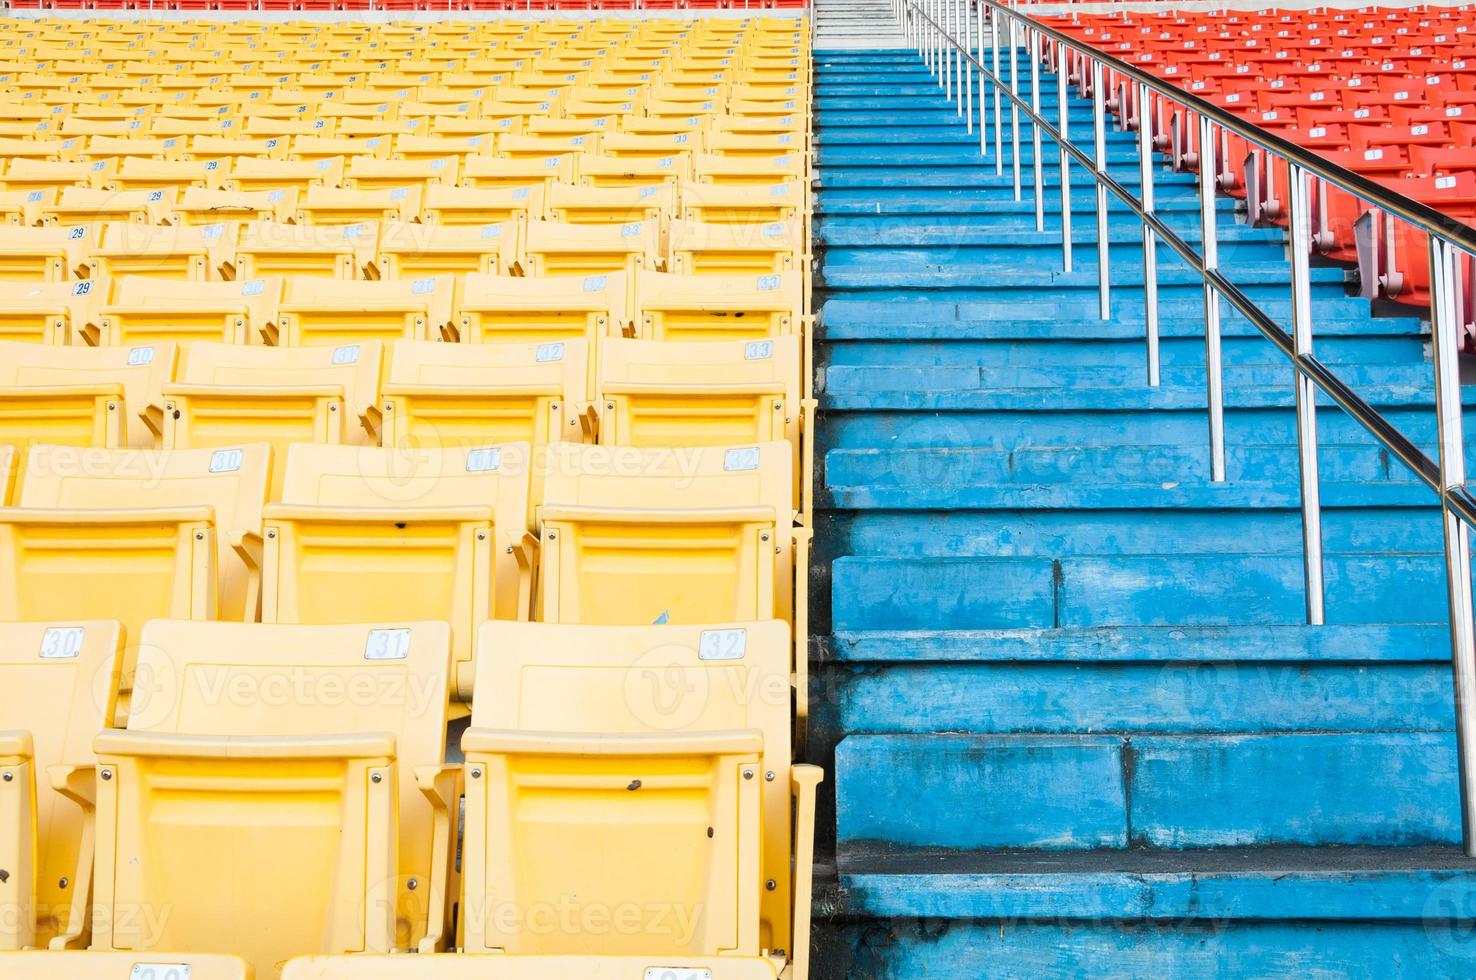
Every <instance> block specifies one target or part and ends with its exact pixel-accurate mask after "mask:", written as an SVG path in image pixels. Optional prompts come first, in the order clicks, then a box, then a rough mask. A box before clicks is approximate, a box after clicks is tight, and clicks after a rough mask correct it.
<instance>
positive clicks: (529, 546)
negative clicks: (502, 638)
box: [508, 530, 538, 623]
mask: <svg viewBox="0 0 1476 980" xmlns="http://www.w3.org/2000/svg"><path fill="white" fill-rule="evenodd" d="M508 550H509V551H511V552H512V556H513V560H514V561H516V562H517V563H518V621H519V622H524V623H526V622H527V621H528V619H529V618H530V617H531V616H532V615H533V566H534V565H536V564H537V562H538V536H537V535H536V534H533V533H532V532H530V531H526V530H525V531H523V535H522V537H521V538H520V539H519V540H518V543H517V544H514V545H508Z"/></svg>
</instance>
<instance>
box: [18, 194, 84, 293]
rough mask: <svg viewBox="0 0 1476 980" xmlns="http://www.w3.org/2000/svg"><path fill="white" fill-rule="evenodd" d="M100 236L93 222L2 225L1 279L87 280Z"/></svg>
mask: <svg viewBox="0 0 1476 980" xmlns="http://www.w3.org/2000/svg"><path fill="white" fill-rule="evenodd" d="M38 203H43V204H44V202H38ZM53 207H55V205H53ZM98 235H99V231H98V226H97V225H96V224H93V223H81V224H71V225H58V224H52V225H46V226H29V225H0V278H3V279H8V280H16V281H35V282H53V281H56V280H63V279H77V278H86V277H87V276H88V274H89V271H90V269H91V255H92V252H93V251H94V250H95V249H96V248H97V244H98Z"/></svg>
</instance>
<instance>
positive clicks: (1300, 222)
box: [1200, 155, 1326, 626]
mask: <svg viewBox="0 0 1476 980" xmlns="http://www.w3.org/2000/svg"><path fill="white" fill-rule="evenodd" d="M1203 159H1204V158H1203V156H1202V155H1201V157H1200V161H1201V163H1203ZM1287 203H1288V209H1289V226H1290V228H1289V231H1290V234H1289V238H1290V248H1291V279H1292V281H1291V288H1292V340H1293V341H1294V342H1295V344H1296V355H1297V363H1299V364H1300V363H1301V361H1302V360H1303V359H1304V358H1307V359H1310V358H1311V357H1312V271H1311V267H1310V256H1311V254H1312V207H1311V202H1310V201H1309V199H1308V186H1307V175H1306V173H1305V172H1304V171H1303V170H1302V168H1301V167H1296V166H1294V167H1292V168H1291V180H1290V181H1288V183H1287ZM1295 377H1296V385H1297V390H1296V395H1297V397H1296V404H1297V463H1298V466H1297V473H1298V477H1299V479H1300V481H1301V490H1302V563H1303V565H1304V571H1305V578H1306V587H1307V625H1308V626H1321V625H1322V624H1323V623H1324V622H1325V621H1326V620H1325V617H1324V614H1323V580H1322V487H1321V483H1320V482H1319V479H1318V473H1317V385H1316V384H1315V383H1313V381H1312V379H1311V378H1309V377H1308V376H1307V375H1305V374H1303V373H1302V372H1301V371H1297V372H1296V376H1295Z"/></svg>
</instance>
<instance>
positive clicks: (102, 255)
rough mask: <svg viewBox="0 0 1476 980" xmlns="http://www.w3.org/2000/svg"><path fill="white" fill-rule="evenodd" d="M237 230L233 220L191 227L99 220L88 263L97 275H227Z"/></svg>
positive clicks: (193, 277) (231, 272) (230, 275)
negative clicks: (98, 232) (99, 233)
mask: <svg viewBox="0 0 1476 980" xmlns="http://www.w3.org/2000/svg"><path fill="white" fill-rule="evenodd" d="M237 229H238V226H237V223H236V222H234V221H221V222H216V223H215V224H210V225H191V226H187V225H143V224H137V223H135V222H131V221H109V222H105V223H104V224H103V225H102V233H101V236H100V240H99V242H98V244H97V245H96V246H95V247H94V248H93V249H92V254H91V260H90V265H91V268H92V270H93V272H94V273H95V274H98V275H105V276H110V277H114V278H117V277H121V276H126V275H137V276H157V277H160V278H169V279H188V280H195V281H205V280H219V279H231V278H233V277H234V275H235V261H236V235H237Z"/></svg>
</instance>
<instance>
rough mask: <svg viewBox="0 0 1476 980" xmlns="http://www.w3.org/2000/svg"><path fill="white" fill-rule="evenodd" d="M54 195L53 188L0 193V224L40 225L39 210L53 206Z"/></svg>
mask: <svg viewBox="0 0 1476 980" xmlns="http://www.w3.org/2000/svg"><path fill="white" fill-rule="evenodd" d="M0 183H3V181H0ZM56 194H57V191H56V188H55V187H48V188H45V189H38V190H24V189H16V190H6V191H0V222H3V223H4V224H8V225H35V224H40V223H41V209H42V208H43V207H46V206H48V205H51V204H54V203H55V202H56Z"/></svg>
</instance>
